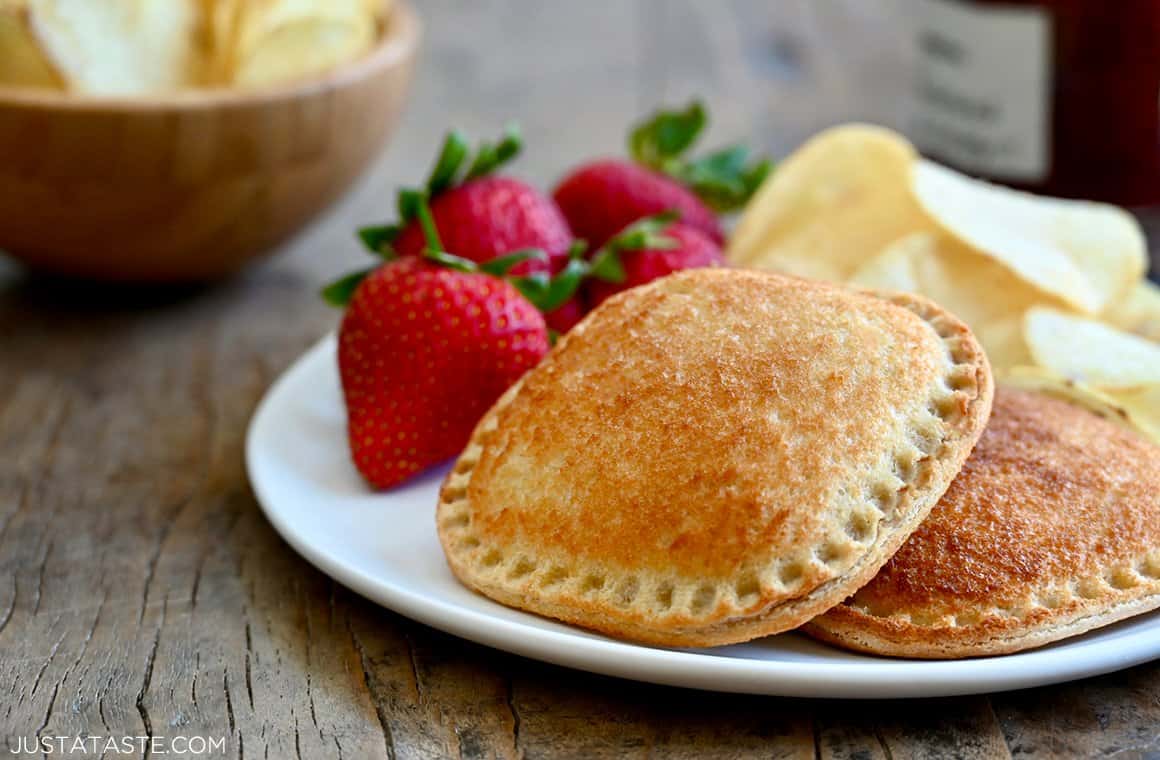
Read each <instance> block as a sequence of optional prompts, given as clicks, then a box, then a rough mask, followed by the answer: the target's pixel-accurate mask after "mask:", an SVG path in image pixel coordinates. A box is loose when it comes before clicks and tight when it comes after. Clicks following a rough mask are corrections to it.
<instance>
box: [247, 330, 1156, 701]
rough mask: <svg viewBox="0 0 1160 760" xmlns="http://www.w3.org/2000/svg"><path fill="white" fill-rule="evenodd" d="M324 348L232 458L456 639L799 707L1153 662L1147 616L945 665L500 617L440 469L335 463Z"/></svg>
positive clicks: (325, 542)
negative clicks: (381, 484) (384, 476)
mask: <svg viewBox="0 0 1160 760" xmlns="http://www.w3.org/2000/svg"><path fill="white" fill-rule="evenodd" d="M334 354H335V342H334V338H333V337H330V338H327V339H325V340H323V341H322V342H320V343H319V344H318V345H316V346H315V347H314V348H312V349H311V350H310V351H308V352H307V353H306V354H305V355H304V356H302V358H300V359H299V360H298V361H297V362H296V363H295V364H294V366H293V367H291V368H290V369H289V370H288V371H287V372H286V374H285V375H283V376H282V377H281V378H280V379H279V380H278V382H276V383H275V384H274V386H273V387H272V388H271V389H270V391H269V393H268V394H267V395H266V398H265V399H264V400H263V401H262V403H261V405H260V406H259V407H258V411H257V413H256V414H255V415H254V419H253V421H252V422H251V424H250V430H249V437H248V440H247V442H246V459H247V466H248V468H249V474H250V480H251V481H252V483H253V486H254V491H255V493H256V494H257V497H258V501H259V502H261V504H262V508H263V509H264V510H265V512H266V516H267V517H268V518H269V520H270V522H271V523H273V525H274V527H275V528H276V529H277V530H278V532H279V533H281V534H282V536H283V538H285V539H286V541H288V542H289V543H290V545H291V546H293V547H294V548H295V549H296V550H297V551H298V552H299V553H301V554H302V556H304V557H305V558H306V559H308V560H309V561H310V562H312V563H313V564H314V565H315V566H317V567H318V568H319V569H321V570H322V571H323V572H325V573H327V574H328V575H330V576H331V577H332V578H334V579H335V580H337V581H338V582H340V583H342V584H344V585H346V586H348V587H350V588H351V589H353V590H355V591H357V592H358V593H360V594H362V595H363V596H366V597H367V598H369V599H372V600H374V601H376V602H378V603H380V604H382V605H383V606H385V607H389V608H390V609H392V610H395V611H396V612H399V613H401V614H403V615H406V616H407V617H410V618H414V619H415V620H418V621H420V622H422V623H425V624H427V625H430V626H433V627H435V628H439V629H442V630H444V631H447V632H449V633H453V634H455V635H456V636H461V637H463V638H465V639H471V640H472V641H477V642H479V643H481V644H486V645H488V646H492V647H496V648H497V649H503V650H506V651H508V652H514V653H516V654H520V655H524V656H526V657H533V658H535V659H538V660H545V661H547V662H552V663H556V664H559V665H566V666H569V667H573V668H580V669H582V670H589V671H592V672H595V673H604V674H607V675H613V676H621V677H624V678H632V679H636V680H640V681H651V682H654V683H661V684H670V685H674V686H687V687H693V688H698V689H713V690H719V691H734V692H749V693H755V694H773V695H783V696H801V697H923V696H950V695H956V694H973V693H979V692H988V691H1002V690H1004V689H1018V688H1023V687H1027V686H1038V685H1042V684H1049V683H1057V682H1060V681H1066V680H1070V679H1074V678H1082V677H1084V676H1090V675H1095V674H1098V673H1106V672H1108V671H1112V670H1117V669H1119V668H1125V667H1128V666H1131V665H1135V664H1137V663H1141V662H1145V661H1147V660H1150V659H1153V658H1157V657H1160V614H1156V613H1153V614H1151V615H1145V616H1142V617H1139V618H1136V619H1134V620H1129V621H1126V622H1124V623H1121V624H1119V625H1115V626H1111V627H1109V628H1104V629H1102V630H1100V631H1096V632H1093V633H1091V634H1088V635H1086V636H1083V637H1080V638H1076V639H1071V640H1069V641H1066V642H1062V643H1059V644H1055V645H1053V646H1048V647H1044V648H1041V649H1036V650H1033V651H1030V652H1026V653H1023V654H1016V655H1010V656H1007V657H993V658H986V659H978V660H959V661H949V662H926V661H919V660H891V659H883V658H876V657H867V656H862V655H856V654H851V653H848V652H843V651H842V650H839V649H833V648H830V647H828V646H825V645H823V644H819V643H817V642H814V641H811V640H810V639H807V638H806V637H804V636H799V635H797V634H783V635H780V636H772V637H769V638H765V639H760V640H758V641H753V642H750V643H747V644H738V645H735V646H728V647H720V648H717V649H706V650H691V649H684V650H678V649H659V648H653V647H644V646H636V645H634V644H626V643H623V642H620V641H616V640H613V639H609V638H606V637H604V636H600V635H597V634H593V633H588V632H586V631H583V630H580V629H578V628H573V627H571V626H567V625H564V624H562V623H556V622H553V621H551V620H546V619H544V618H540V617H537V616H535V615H531V614H527V613H523V612H518V611H516V610H511V609H508V608H506V607H503V606H501V605H499V604H496V603H495V602H492V601H490V600H488V599H485V598H484V597H482V596H479V595H477V594H474V593H472V592H471V591H468V590H467V589H465V588H464V587H462V586H460V585H459V583H458V582H456V580H455V578H454V577H453V576H452V575H451V571H450V570H448V569H447V565H446V564H445V563H444V560H443V553H442V551H441V550H440V548H439V541H438V539H437V537H436V535H435V517H434V508H435V496H436V490H437V489H438V487H439V483H440V480H441V479H442V477H443V474H444V473H445V472H446V468H439V469H437V470H436V471H433V472H430V473H427V474H426V475H424V476H422V477H420V478H419V479H417V480H415V481H412V482H411V483H409V484H407V485H405V486H404V487H402V488H399V489H396V490H393V491H390V492H387V493H373V492H371V491H370V490H369V489H368V488H367V487H366V486H365V485H364V484H363V482H362V480H361V479H360V478H359V475H358V473H357V472H356V471H355V469H354V467H353V465H352V464H351V463H350V459H349V457H348V454H347V444H346V431H345V427H346V425H345V419H344V410H343V405H342V397H341V394H340V390H339V385H338V371H337V367H336V363H335V355H334Z"/></svg>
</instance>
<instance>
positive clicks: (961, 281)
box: [850, 233, 1063, 371]
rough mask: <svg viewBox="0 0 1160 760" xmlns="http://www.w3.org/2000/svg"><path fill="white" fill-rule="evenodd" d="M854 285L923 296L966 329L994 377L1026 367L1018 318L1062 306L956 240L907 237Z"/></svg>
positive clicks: (858, 275) (859, 273)
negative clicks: (1035, 309) (1034, 308)
mask: <svg viewBox="0 0 1160 760" xmlns="http://www.w3.org/2000/svg"><path fill="white" fill-rule="evenodd" d="M850 281H851V282H852V283H854V284H858V285H863V286H866V287H872V288H880V289H887V290H905V291H908V292H911V293H918V294H919V295H923V296H926V297H927V298H930V299H932V300H934V301H936V302H937V303H939V304H941V305H942V306H943V307H944V308H946V309H948V310H949V311H951V312H953V313H954V314H955V315H957V316H958V317H959V318H960V319H962V320H963V321H964V322H966V323H967V324H968V325H970V327H971V329H972V330H973V331H974V333H975V335H976V336H977V337H978V338H979V342H981V343H982V344H983V348H984V349H986V351H987V356H988V358H989V359H990V360H991V364H992V366H993V367H994V368H995V370H996V371H1003V370H1005V369H1008V368H1011V367H1015V366H1018V365H1022V364H1030V363H1031V361H1032V359H1031V354H1030V352H1029V351H1028V349H1027V344H1026V342H1025V340H1024V338H1023V314H1024V312H1026V311H1027V310H1028V309H1029V308H1031V307H1032V306H1035V305H1037V304H1049V305H1055V306H1063V304H1062V303H1061V302H1060V301H1059V300H1058V299H1056V298H1055V297H1054V296H1051V295H1050V294H1048V293H1044V292H1043V291H1040V290H1038V289H1036V288H1035V287H1033V286H1031V285H1029V284H1028V283H1026V282H1025V281H1023V280H1022V279H1020V278H1019V277H1018V276H1016V275H1015V274H1014V273H1013V272H1011V271H1010V270H1008V269H1007V268H1006V267H1004V266H1002V265H1001V264H999V263H997V262H995V261H993V260H992V259H990V258H988V257H986V256H983V255H981V254H979V253H976V252H974V251H972V250H970V249H969V248H967V247H966V246H964V245H963V244H961V243H959V242H958V241H956V240H953V239H950V238H947V237H945V236H939V235H937V234H930V233H917V234H914V235H909V236H907V237H905V238H903V239H901V240H899V241H897V242H895V243H894V244H893V245H891V246H889V247H887V248H886V249H885V250H884V251H882V252H881V253H879V254H878V255H877V256H875V257H874V258H873V259H871V260H870V261H868V262H867V263H866V264H864V265H863V266H862V267H861V268H860V269H859V270H858V271H857V272H855V273H854V276H853V277H852V278H851V279H850Z"/></svg>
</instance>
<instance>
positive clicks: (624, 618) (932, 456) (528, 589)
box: [438, 271, 992, 646]
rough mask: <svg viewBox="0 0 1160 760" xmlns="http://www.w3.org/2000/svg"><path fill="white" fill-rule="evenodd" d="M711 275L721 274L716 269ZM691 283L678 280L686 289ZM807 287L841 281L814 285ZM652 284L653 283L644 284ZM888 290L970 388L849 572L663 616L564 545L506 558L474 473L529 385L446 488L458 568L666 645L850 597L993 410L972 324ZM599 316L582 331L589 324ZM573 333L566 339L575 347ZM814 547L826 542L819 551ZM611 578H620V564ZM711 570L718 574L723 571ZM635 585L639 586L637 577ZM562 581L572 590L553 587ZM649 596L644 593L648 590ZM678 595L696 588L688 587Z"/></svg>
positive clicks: (678, 608)
mask: <svg viewBox="0 0 1160 760" xmlns="http://www.w3.org/2000/svg"><path fill="white" fill-rule="evenodd" d="M709 276H712V277H718V276H721V275H720V273H712V274H710V275H709ZM727 276H741V277H759V278H773V279H775V280H778V281H780V282H781V283H783V284H784V283H785V282H786V281H787V278H784V277H780V276H778V275H772V274H767V273H760V274H758V273H740V272H736V271H735V272H733V273H732V275H727ZM686 277H688V275H686ZM686 284H687V282H686V283H680V282H678V285H679V286H681V287H683V286H684V285H686ZM805 287H810V288H813V287H821V288H830V286H824V285H816V284H813V283H810V284H808V285H805ZM640 290H644V289H637V291H640ZM634 292H635V291H634ZM632 297H633V296H631V295H629V296H626V297H625V298H632ZM858 297H859V298H861V297H864V295H858ZM884 298H886V299H887V300H889V301H890V302H892V303H894V304H896V305H899V306H902V307H903V308H905V309H907V310H909V311H911V312H913V313H914V314H916V315H917V316H919V317H920V319H921V320H922V322H920V323H919V324H925V325H926V329H928V330H931V331H933V333H934V334H935V335H937V340H938V341H941V343H942V345H943V346H945V349H946V351H947V354H948V355H953V357H954V360H953V366H954V367H955V371H956V372H957V373H958V376H957V379H956V380H955V384H956V385H958V386H960V387H961V388H966V389H967V390H966V391H965V392H963V391H959V392H956V393H955V394H954V396H953V397H947V398H944V399H942V403H943V404H944V405H946V404H947V403H950V405H951V406H953V407H954V408H953V409H943V410H942V412H943V413H944V414H945V415H946V420H944V421H945V422H946V425H945V426H944V428H943V429H942V431H941V439H940V440H938V441H937V444H935V445H934V447H933V450H932V451H930V452H928V453H927V454H926V455H925V456H923V457H921V458H919V459H918V460H916V461H915V462H914V465H913V471H912V472H910V473H908V474H909V478H908V480H906V481H900V487H899V492H898V494H897V496H896V499H897V501H896V502H895V504H894V507H893V510H892V512H891V519H890V520H889V521H886V520H884V521H883V522H882V523H881V530H880V533H879V534H878V535H876V537H875V540H873V541H872V543H871V544H870V545H869V546H868V547H867V548H866V549H865V550H864V551H862V553H861V554H860V555H858V556H857V557H856V559H855V560H853V562H852V564H849V563H847V564H846V565H845V566H844V567H842V571H841V572H840V573H830V574H828V575H827V574H826V572H825V571H826V569H827V568H826V567H825V566H818V565H816V564H808V563H807V564H805V565H803V566H802V567H800V568H799V569H798V572H797V574H796V576H795V577H794V578H793V579H792V580H791V581H790V582H788V583H785V584H781V586H780V587H778V584H777V583H776V582H775V583H774V585H773V586H772V587H767V586H766V585H765V583H764V582H763V583H762V585H761V586H760V588H758V587H756V585H755V587H754V588H753V589H750V590H749V591H750V592H751V593H743V592H742V588H741V586H742V585H743V584H744V583H745V581H744V580H740V581H736V582H735V583H734V584H733V586H732V589H735V590H736V593H730V592H729V590H728V589H727V592H726V593H718V592H716V591H715V592H714V593H715V596H714V597H713V598H712V599H711V600H710V601H709V602H708V603H707V604H705V605H701V606H700V607H698V600H697V598H696V593H697V589H689V594H691V595H692V596H690V597H687V598H681V599H676V598H674V599H672V604H670V605H669V607H667V608H665V609H662V610H660V611H659V612H658V610H657V609H655V607H649V606H642V605H640V604H634V603H633V599H631V598H627V597H629V596H631V594H635V593H637V590H632V591H631V593H630V594H628V595H626V600H620V599H618V598H617V593H618V590H617V589H610V588H603V587H600V588H596V589H591V588H589V589H585V588H584V584H585V583H586V582H587V581H586V578H587V577H591V573H590V572H589V571H588V570H585V569H584V568H585V567H588V568H591V567H592V566H593V565H592V563H588V564H587V565H583V564H582V563H576V562H574V561H571V560H572V558H570V557H568V556H562V555H560V554H559V553H557V554H551V553H545V554H544V555H542V556H538V557H535V558H532V559H521V558H516V557H508V556H503V555H502V551H501V549H500V548H499V547H498V546H491V545H489V543H488V536H487V535H485V534H480V533H475V532H473V530H472V529H471V528H470V527H469V526H472V525H474V524H476V523H477V521H478V520H479V518H478V515H477V514H476V513H475V511H474V507H473V506H472V502H471V492H472V490H473V488H474V487H475V486H474V484H473V482H472V481H473V477H474V475H475V474H476V472H477V467H478V465H479V460H480V457H481V455H482V454H483V452H484V451H485V450H486V449H487V447H489V446H504V445H506V444H505V443H503V442H497V441H498V440H499V439H496V438H495V436H496V435H497V433H496V431H497V430H500V431H501V433H500V434H502V433H503V426H504V420H505V410H506V408H507V407H508V405H509V404H510V403H511V402H512V400H513V399H515V398H516V396H517V394H519V393H521V392H527V391H526V388H523V387H522V385H521V386H520V387H516V388H513V389H512V390H510V391H509V392H508V393H507V394H505V396H504V397H503V398H502V399H501V400H500V401H499V402H497V404H496V405H495V407H493V409H492V410H490V411H489V413H488V414H487V415H486V416H485V418H484V419H483V420H482V421H481V423H480V425H479V426H478V428H477V429H476V431H475V434H474V435H473V438H472V442H471V443H470V444H469V445H468V447H467V449H466V450H465V452H464V454H463V455H462V457H461V458H460V461H459V463H458V464H457V466H456V468H455V469H454V470H453V472H452V473H451V475H449V476H448V479H447V481H446V482H445V484H444V487H443V489H442V492H441V496H440V505H439V515H438V527H439V535H440V540H441V542H442V544H443V546H444V550H445V553H446V554H447V559H448V563H449V565H450V567H451V569H452V571H453V572H454V574H455V575H456V577H457V578H459V580H460V581H461V582H463V583H464V584H465V585H467V586H468V587H470V588H473V589H474V590H476V591H478V592H480V593H482V594H484V595H486V596H488V597H491V598H493V599H495V600H496V601H499V602H501V603H503V604H507V605H509V606H513V607H517V608H520V609H524V610H528V611H531V612H535V613H538V614H541V615H545V616H548V617H553V618H557V619H560V620H564V621H566V622H570V623H575V624H578V625H581V626H584V627H587V628H591V629H594V630H598V631H601V632H603V633H606V634H609V635H612V636H617V637H621V638H626V639H631V640H634V641H640V642H644V643H649V644H657V645H663V646H715V645H720V644H728V643H735V642H738V641H744V640H747V639H751V638H755V637H758V636H763V635H768V634H771V633H776V632H779V631H784V630H789V629H791V628H795V627H797V626H799V625H800V624H802V623H803V622H805V621H807V620H809V619H810V618H812V617H814V616H815V615H817V614H818V613H820V612H822V611H824V610H826V609H828V608H830V607H832V606H833V605H835V604H837V603H839V602H840V601H841V600H842V599H844V598H846V597H847V596H848V595H849V594H850V593H851V592H852V591H853V590H855V589H857V588H858V587H859V586H861V585H862V584H863V583H865V582H866V581H868V580H869V579H870V578H872V577H873V576H874V574H875V573H876V572H877V570H878V569H879V568H880V567H881V565H882V564H883V563H884V562H885V561H886V560H887V559H888V558H889V557H890V556H891V555H892V554H893V553H894V552H895V551H896V550H897V549H898V547H899V546H900V545H901V544H902V542H903V541H904V540H905V539H906V537H907V536H908V535H909V533H910V532H911V531H912V530H913V529H914V527H916V526H917V525H918V524H919V523H920V522H921V521H922V519H923V518H924V517H925V516H926V514H927V513H928V512H929V510H930V509H931V507H932V506H933V504H934V503H935V502H936V501H937V500H938V498H939V496H941V494H942V492H943V491H944V490H945V488H946V486H947V485H948V484H949V482H950V481H951V480H952V479H953V477H954V475H955V473H957V472H958V470H959V469H960V468H961V466H962V464H963V461H964V460H965V459H966V457H967V456H968V454H969V453H970V450H971V448H972V446H973V445H974V442H975V440H976V439H977V437H978V435H979V433H980V432H981V430H982V427H983V426H984V424H985V421H986V418H987V416H988V414H989V411H990V403H991V394H992V381H991V375H990V368H989V366H988V364H987V362H986V358H985V355H984V354H983V352H982V349H981V348H980V347H979V346H978V343H977V342H976V341H975V339H974V337H973V336H972V335H971V333H970V332H969V330H968V329H967V328H966V326H965V325H963V324H962V323H961V322H959V321H958V320H956V319H955V318H953V317H952V316H950V315H949V314H947V313H945V312H944V311H942V310H941V309H939V308H938V307H937V306H935V305H933V304H932V303H930V302H929V301H926V300H925V299H922V298H918V297H913V296H906V295H890V296H884ZM614 301H615V299H614ZM856 304H857V301H856V300H854V301H853V302H852V304H851V308H856ZM588 324H589V323H585V324H583V325H581V327H580V328H579V329H580V330H584V329H585V328H586V327H587V326H588ZM568 340H569V339H568V338H566V339H565V341H564V343H565V344H566V343H567V342H568ZM557 350H560V349H559V348H558V349H557ZM549 361H550V360H549ZM543 371H551V370H543ZM525 379H526V378H525ZM932 403H933V402H932ZM504 440H505V441H506V439H504ZM804 548H805V549H807V550H808V549H810V548H811V547H809V546H807V547H804ZM813 548H814V549H815V550H816V548H817V547H813ZM814 553H815V554H816V551H815V552H814ZM489 561H493V565H491V566H490V567H493V568H494V571H489V570H488V569H487V568H488V567H489V565H488V562H489ZM578 564H581V569H579V570H577V569H576V566H577V565H578ZM706 567H707V572H710V573H711V572H712V571H713V566H712V565H711V564H710V565H708V566H706ZM608 575H611V576H613V581H615V580H616V577H615V574H614V572H609V573H608ZM706 577H707V578H714V579H715V576H712V575H709V576H706ZM600 582H601V583H603V581H600ZM633 582H637V581H636V579H635V578H634V581H633ZM645 583H647V579H646V581H645ZM557 584H571V586H569V587H568V588H558V589H553V588H552V587H553V586H556V585H557ZM650 588H651V587H650ZM640 593H641V595H643V594H644V592H643V591H641V592H640ZM676 593H677V594H678V595H680V594H681V593H684V592H683V591H682V590H681V587H680V586H678V589H677V592H676Z"/></svg>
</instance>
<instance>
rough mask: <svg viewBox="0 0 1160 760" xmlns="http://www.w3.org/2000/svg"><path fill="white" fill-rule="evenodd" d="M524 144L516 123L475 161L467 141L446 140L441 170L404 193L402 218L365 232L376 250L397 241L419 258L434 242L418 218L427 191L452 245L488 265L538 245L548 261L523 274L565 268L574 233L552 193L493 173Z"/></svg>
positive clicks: (454, 135) (529, 264)
mask: <svg viewBox="0 0 1160 760" xmlns="http://www.w3.org/2000/svg"><path fill="white" fill-rule="evenodd" d="M521 147H522V141H521V138H520V135H519V133H518V131H516V129H515V128H514V127H509V128H508V130H507V132H506V133H505V135H504V137H503V138H502V139H501V140H500V141H499V142H498V143H497V144H495V145H492V144H491V143H487V142H485V143H483V144H482V145H481V146H480V147H479V149H478V151H477V153H476V156H475V158H474V159H473V160H472V161H471V162H470V164H468V163H467V159H468V154H469V152H470V151H469V147H468V144H467V140H466V139H465V138H464V137H463V136H462V135H461V134H460V133H459V132H458V131H454V130H453V131H452V132H451V133H449V134H448V135H447V137H446V139H445V140H444V142H443V147H442V149H441V150H440V153H439V157H438V159H437V160H436V162H435V167H434V168H433V169H432V171H431V175H430V177H429V178H428V180H427V184H426V186H425V187H424V188H423V189H422V190H416V189H403V190H401V191H400V192H399V199H398V206H399V216H400V220H401V221H400V222H399V223H398V224H395V225H390V226H383V227H369V228H366V229H364V230H362V231H361V234H362V235H363V239H364V241H365V242H367V244H368V245H369V246H370V247H371V248H372V249H374V250H382V248H383V247H384V246H386V245H389V246H390V247H391V248H393V249H394V251H395V252H396V253H397V254H399V255H400V256H419V255H421V254H422V253H423V249H424V248H425V247H426V239H425V237H424V233H423V230H422V228H421V227H420V225H419V223H418V220H417V219H416V218H415V197H416V196H417V195H419V194H422V195H425V196H426V198H427V199H428V201H429V202H430V206H431V214H432V216H433V217H434V219H435V224H436V225H437V226H438V228H439V230H440V232H441V233H442V236H443V240H444V243H446V245H447V250H450V251H454V252H455V255H456V256H460V257H462V258H465V259H469V260H471V261H474V262H476V263H479V264H482V263H485V262H487V261H490V260H492V259H495V258H497V257H499V256H503V255H504V254H507V253H510V252H512V251H515V250H519V249H523V248H538V249H540V250H542V251H544V252H545V253H547V255H548V260H547V261H540V260H535V259H529V260H527V261H525V262H523V263H522V264H520V265H519V266H518V267H517V269H516V272H515V273H516V274H527V273H530V272H541V271H542V272H550V273H554V272H557V271H559V270H560V269H562V268H563V266H564V264H565V262H566V260H567V257H568V247H569V245H570V244H571V243H572V231H571V229H570V228H569V227H568V221H567V220H566V219H565V218H564V215H563V214H562V213H560V209H559V208H557V206H556V204H555V203H554V202H553V201H552V199H551V198H549V197H547V196H546V195H544V194H543V193H541V192H540V191H539V190H537V189H535V188H534V187H532V186H531V185H529V184H527V183H526V182H523V181H521V180H518V179H515V178H513V177H505V176H495V175H493V174H492V172H494V171H495V170H496V169H498V168H499V167H500V166H502V165H504V164H505V163H507V162H508V161H510V160H511V159H512V158H514V157H515V156H516V155H518V154H519V151H520V149H521Z"/></svg>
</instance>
